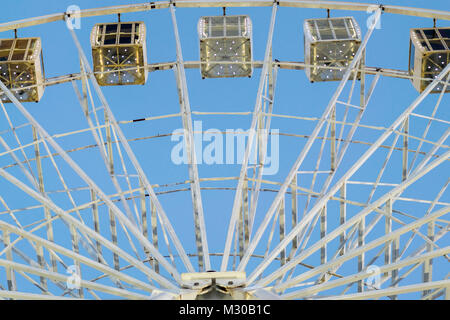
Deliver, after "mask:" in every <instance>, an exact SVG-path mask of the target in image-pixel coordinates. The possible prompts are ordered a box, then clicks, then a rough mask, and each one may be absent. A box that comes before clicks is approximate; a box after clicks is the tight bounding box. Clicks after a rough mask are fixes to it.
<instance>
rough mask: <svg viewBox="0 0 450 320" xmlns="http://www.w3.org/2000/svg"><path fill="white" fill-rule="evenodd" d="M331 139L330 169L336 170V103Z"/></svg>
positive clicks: (332, 112) (332, 117)
mask: <svg viewBox="0 0 450 320" xmlns="http://www.w3.org/2000/svg"><path fill="white" fill-rule="evenodd" d="M330 121H331V130H330V135H331V141H330V147H331V152H330V157H331V164H330V170H331V171H334V170H335V169H336V105H334V107H333V110H332V111H331V120H330Z"/></svg>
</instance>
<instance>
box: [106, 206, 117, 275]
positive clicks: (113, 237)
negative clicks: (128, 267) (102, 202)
mask: <svg viewBox="0 0 450 320" xmlns="http://www.w3.org/2000/svg"><path fill="white" fill-rule="evenodd" d="M108 214H109V229H110V232H111V240H112V242H113V243H114V244H115V245H116V246H117V227H116V216H115V215H114V213H113V212H112V210H111V209H108ZM113 260H114V269H116V270H117V271H119V270H120V265H119V256H118V255H117V253H115V252H114V253H113Z"/></svg>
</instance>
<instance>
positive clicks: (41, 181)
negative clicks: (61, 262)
mask: <svg viewBox="0 0 450 320" xmlns="http://www.w3.org/2000/svg"><path fill="white" fill-rule="evenodd" d="M32 129H33V142H34V153H35V157H36V168H37V171H38V183H39V192H40V193H41V194H42V195H44V194H45V187H44V174H43V172H42V162H41V153H40V151H39V142H38V140H39V138H38V134H37V130H36V128H35V127H34V126H33V127H32ZM44 216H45V219H46V220H47V221H48V220H50V219H51V217H52V215H51V213H50V210H49V209H48V207H46V206H44ZM53 238H54V235H53V224H52V223H51V222H50V223H48V224H47V240H48V241H52V242H53V240H54V239H53ZM50 263H51V266H52V271H53V272H57V265H56V260H55V257H54V256H53V255H52V254H51V253H50Z"/></svg>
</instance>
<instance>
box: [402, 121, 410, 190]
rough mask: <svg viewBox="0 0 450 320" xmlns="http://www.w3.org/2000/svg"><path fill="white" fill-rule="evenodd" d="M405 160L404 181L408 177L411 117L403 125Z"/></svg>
mask: <svg viewBox="0 0 450 320" xmlns="http://www.w3.org/2000/svg"><path fill="white" fill-rule="evenodd" d="M403 133H404V134H405V135H404V136H403V159H402V181H405V180H406V178H407V176H408V135H409V116H408V117H406V119H405V122H404V125H403Z"/></svg>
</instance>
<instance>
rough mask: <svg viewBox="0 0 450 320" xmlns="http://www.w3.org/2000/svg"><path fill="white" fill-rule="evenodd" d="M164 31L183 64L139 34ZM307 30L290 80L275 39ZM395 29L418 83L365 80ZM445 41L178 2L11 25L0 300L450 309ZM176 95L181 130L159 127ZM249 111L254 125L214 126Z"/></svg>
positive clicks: (386, 12)
mask: <svg viewBox="0 0 450 320" xmlns="http://www.w3.org/2000/svg"><path fill="white" fill-rule="evenodd" d="M255 9H258V10H265V11H264V14H265V15H264V14H260V12H259V11H258V12H259V13H258V14H257V13H255V12H256V11H254V10H255ZM183 10H185V11H186V12H189V14H191V18H190V19H183V21H182V22H181V21H180V19H179V14H181V12H183ZM246 10H248V13H247V12H246ZM197 11H198V12H199V13H198V15H192V13H193V12H197ZM214 12H215V13H214ZM261 12H262V11H261ZM318 12H320V15H319V14H318ZM349 12H350V13H354V14H355V17H354V16H352V15H349V14H348V13H349ZM158 13H164V14H165V16H164V17H163V18H165V19H167V20H168V23H170V24H171V26H172V28H173V30H170V29H167V28H163V27H161V28H159V29H158V33H159V34H161V37H162V38H161V39H169V40H170V41H171V40H173V49H174V52H173V55H174V56H175V59H174V60H157V61H155V59H156V58H153V57H152V50H154V49H153V48H155V47H158V46H164V45H165V42H164V41H161V42H160V43H158V42H157V41H155V42H153V41H152V38H151V37H149V38H148V37H147V35H148V32H149V31H150V30H152V29H151V28H156V27H154V26H152V25H148V23H147V20H145V21H144V20H143V19H141V18H142V17H143V16H144V15H145V16H146V17H148V19H152V15H153V14H158ZM205 13H206V14H205ZM210 13H213V14H210ZM300 13H302V14H305V15H308V18H307V19H302V20H300V19H298V20H297V21H295V23H294V22H292V21H291V20H289V28H290V29H292V30H293V31H292V30H291V32H292V34H296V35H297V38H296V40H295V41H296V42H298V43H299V47H300V45H301V44H303V51H302V52H301V55H297V54H295V55H293V56H298V57H300V56H301V58H300V59H303V61H301V60H287V59H282V58H281V57H285V56H289V53H287V54H285V53H284V52H282V51H283V50H284V51H286V50H288V49H280V48H277V46H281V42H280V41H278V40H277V36H278V37H279V36H280V35H279V34H277V24H278V23H283V22H285V21H286V19H284V20H283V18H281V17H282V15H283V14H290V18H292V17H296V15H297V14H299V15H300ZM135 15H139V16H137V17H136V18H134V16H135ZM358 15H360V16H359V18H358ZM116 17H117V19H116ZM161 17H162V16H159V18H161ZM361 17H363V18H361ZM382 17H383V18H384V17H393V19H399V20H398V21H400V22H399V23H398V26H397V28H398V29H402V28H403V29H402V32H403V34H406V35H407V36H406V40H407V42H406V43H409V47H405V48H403V49H404V52H406V53H408V57H409V60H408V61H407V63H406V65H408V67H407V68H404V69H405V70H402V69H401V66H398V68H390V67H387V66H386V65H384V64H383V62H380V64H374V65H366V62H369V61H370V63H373V62H372V61H374V62H375V63H376V62H377V61H385V60H383V59H381V57H377V55H381V52H385V51H383V50H382V49H380V48H379V52H373V51H371V49H372V47H370V43H371V40H372V39H371V38H372V37H375V36H377V35H378V34H379V35H380V36H382V37H383V41H385V42H389V41H391V42H392V41H394V42H395V41H397V40H392V39H391V40H385V39H388V38H389V36H390V32H391V29H389V28H383V27H381V28H380V21H382V20H383V19H382ZM402 17H403V18H411V17H414V18H422V20H421V21H428V24H427V25H426V24H425V23H424V24H423V25H420V24H418V25H416V26H414V27H412V28H411V21H414V22H415V21H416V20H408V23H409V24H408V23H405V26H403V25H402V24H401V21H403V20H401V18H402ZM125 18H126V20H125ZM93 19H102V20H99V21H98V22H95V21H94V20H93ZM386 19H387V18H386ZM194 20H195V21H196V23H195V24H192V23H191V24H190V25H188V26H187V23H186V22H187V21H188V22H192V21H194ZM449 20H450V12H449V11H439V10H431V9H420V8H409V7H400V6H391V5H371V4H362V3H350V2H339V1H320V0H317V1H307V0H290V1H264V0H261V1H238V0H230V1H216V0H208V1H207V0H197V1H191V0H179V1H156V2H147V3H142V4H129V5H120V6H113V7H102V8H93V9H83V10H81V9H80V8H78V7H76V6H71V7H69V8H68V9H67V11H66V12H63V13H58V14H49V15H45V16H40V17H35V18H28V19H23V20H18V21H12V22H6V23H2V24H0V32H2V33H3V34H4V35H3V36H2V37H1V39H0V107H1V112H0V114H1V116H0V145H1V147H0V298H1V299H102V298H106V299H108V298H125V299H168V300H183V299H200V300H201V299H312V300H315V299H424V300H431V299H432V300H434V299H449V297H450V279H448V278H449V275H450V273H449V272H448V270H450V268H449V262H450V260H449V254H450V238H449V235H448V231H449V226H450V225H449V223H450V220H449V218H450V216H449V212H450V197H449V190H448V189H447V187H448V184H449V182H450V180H449V174H448V173H449V172H450V170H449V162H448V160H449V156H450V150H449V147H450V146H449V143H448V137H449V134H450V129H449V123H450V118H449V115H450V113H449V97H448V94H447V93H448V92H450V85H449V78H450V73H449V71H450V26H447V27H445V26H439V25H440V24H445V23H446V22H448V21H449ZM84 21H89V22H87V24H88V25H89V23H91V25H90V27H89V32H86V30H87V29H86V28H85V27H82V28H80V24H81V23H83V25H84ZM103 21H104V22H103ZM261 21H263V22H261ZM361 21H362V22H363V23H365V22H367V25H366V26H364V25H362V24H361ZM382 22H383V23H384V20H383V21H382ZM430 24H431V25H430ZM181 26H182V27H181ZM292 26H293V27H292ZM41 27H48V28H56V27H58V28H60V29H63V31H64V32H65V33H66V34H67V37H68V39H70V42H71V45H72V48H71V49H70V50H72V52H74V51H73V50H75V54H72V55H71V56H68V57H64V59H67V61H69V60H70V61H71V62H70V63H72V64H75V65H77V66H79V69H78V70H77V71H76V72H70V73H69V72H68V73H64V72H61V73H60V74H57V75H55V76H52V77H46V73H45V72H44V66H45V67H46V68H47V70H48V69H49V68H53V69H54V70H65V69H64V68H63V66H52V64H56V63H57V62H58V63H60V62H61V60H60V61H55V60H53V59H49V60H47V59H45V56H44V54H45V53H46V50H47V49H46V46H45V45H46V42H44V41H42V40H41V38H40V36H39V30H41V29H39V28H41ZM186 28H190V30H195V33H196V35H197V36H198V37H197V38H195V39H192V38H191V39H185V38H183V35H184V34H185V32H187V31H186ZM35 29H36V30H38V31H34V30H35ZM22 30H23V32H25V30H26V31H27V32H29V34H33V36H30V37H24V36H22V35H21V33H22ZM11 31H15V36H14V37H11V35H10V32H11ZM7 32H8V34H9V37H8V36H6V33H7ZM283 32H284V31H283ZM147 38H148V39H149V40H148V39H147ZM169 40H166V41H169ZM402 40H404V39H402ZM51 41H53V42H54V44H53V46H54V47H57V46H58V41H60V40H59V39H58V37H56V36H55V37H54V39H51ZM187 41H190V43H189V45H188V47H189V48H187V49H186V47H185V45H186V43H187ZM284 41H286V42H289V41H291V39H290V38H289V39H288V37H287V36H286V38H285V40H284ZM377 41H378V44H377V47H379V43H381V42H382V41H381V40H379V39H378V40H377ZM163 42H164V43H163ZM192 42H194V43H195V46H194V45H192V44H191V43H192ZM47 43H48V41H47ZM87 43H89V46H90V48H89V49H88V50H89V51H88V50H87V49H86V48H87V45H86V44H87ZM182 44H183V45H182ZM284 45H286V46H287V47H289V43H286V44H283V46H284ZM60 49H61V50H62V51H63V50H64V48H63V45H61V48H60ZM155 50H156V49H155ZM164 50H165V49H164ZM189 50H190V51H192V52H194V51H195V54H196V59H194V60H185V59H184V56H185V53H186V51H188V52H189ZM395 51H396V49H395V50H390V54H391V55H392V56H394V55H395V54H396V52H395ZM62 55H63V54H62ZM191 55H192V54H191ZM258 57H262V59H261V58H258ZM378 58H380V60H377V59H378ZM158 59H159V58H158ZM393 59H394V58H393ZM68 63H69V62H68ZM59 68H60V69H59ZM167 74H171V75H170V77H167V76H166V75H167ZM285 74H287V75H288V76H286V78H283V77H284V75H285ZM173 75H174V76H175V82H174V81H173ZM158 77H159V78H158ZM292 79H298V81H302V82H301V83H302V84H301V85H300V84H296V83H294V82H295V81H297V80H295V81H292ZM163 80H165V81H166V83H164V84H162V83H163ZM160 81H161V82H160ZM236 83H238V84H237V85H236ZM299 83H300V82H299ZM152 86H153V89H152ZM169 86H172V87H171V89H170V90H172V91H170V92H171V94H168V95H167V96H166V94H167V92H169V89H167V87H169ZM283 87H284V88H283ZM252 88H254V89H256V92H255V90H253V91H252V90H251V89H252ZM149 90H153V91H152V92H151V94H150V93H148V92H149ZM166 90H167V91H166ZM69 92H70V93H69ZM70 94H72V95H71V96H70ZM158 95H159V99H160V100H158V101H159V102H158V103H160V102H167V104H171V103H173V102H176V104H177V106H176V107H177V108H178V110H177V111H175V112H172V111H173V110H175V109H173V110H171V109H170V108H169V107H167V108H166V107H163V106H160V107H159V108H158V110H157V111H154V110H155V109H149V108H148V107H147V106H148V105H149V101H152V99H156V97H158ZM241 95H242V96H246V98H245V99H247V100H248V99H250V100H249V101H251V103H252V104H253V105H252V106H251V108H248V106H247V107H242V106H239V107H233V108H229V109H228V110H220V109H218V108H220V107H222V106H223V105H226V103H227V101H232V102H230V104H231V103H235V102H236V101H239V99H241ZM248 97H250V98H248ZM242 99H244V98H242ZM203 100H205V101H207V100H210V101H209V102H208V103H206V102H205V103H203ZM247 100H240V101H245V103H243V105H244V104H247ZM278 101H280V102H279V103H278ZM30 102H36V103H30ZM323 102H325V103H323ZM74 104H76V105H77V107H78V109H77V112H78V113H76V112H72V111H71V106H73V105H74ZM283 104H290V105H292V107H289V108H287V107H284V108H283ZM172 107H173V106H172ZM165 110H169V111H168V112H166V111H165ZM205 118H208V119H213V121H214V122H213V123H214V125H215V126H221V127H222V130H211V129H208V130H204V129H206V126H203V127H202V125H201V124H202V123H201V121H198V120H203V119H205ZM205 123H206V122H205ZM226 126H228V128H233V129H236V128H237V127H238V126H246V127H244V130H232V129H227V130H224V129H225V128H226ZM161 132H162V133H161ZM239 143H240V144H239ZM205 144H207V146H206V147H203V146H204V145H205ZM219 149H221V150H219ZM269 151H270V152H269ZM181 172H184V173H183V174H182V173H181ZM201 173H203V175H202V174H201Z"/></svg>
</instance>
